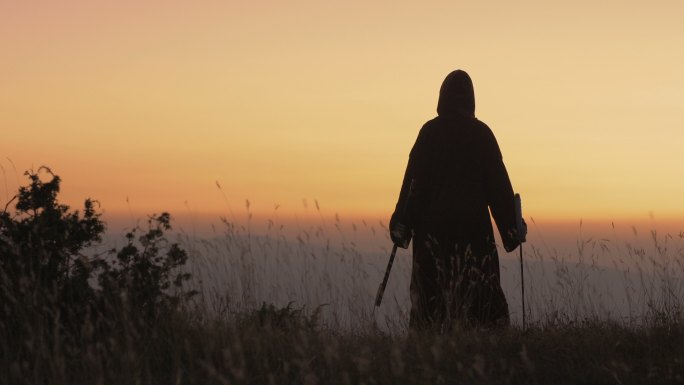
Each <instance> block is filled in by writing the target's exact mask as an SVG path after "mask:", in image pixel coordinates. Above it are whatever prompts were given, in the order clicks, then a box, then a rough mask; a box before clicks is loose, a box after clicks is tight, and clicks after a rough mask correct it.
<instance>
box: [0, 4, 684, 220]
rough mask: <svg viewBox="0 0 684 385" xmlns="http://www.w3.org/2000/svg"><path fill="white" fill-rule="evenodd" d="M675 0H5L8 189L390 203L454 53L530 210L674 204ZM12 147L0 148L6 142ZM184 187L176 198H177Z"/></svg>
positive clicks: (681, 71)
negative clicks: (41, 177) (30, 173)
mask: <svg viewBox="0 0 684 385" xmlns="http://www.w3.org/2000/svg"><path fill="white" fill-rule="evenodd" d="M683 19H684V2H681V1H629V0H621V1H614V0H608V1H594V0H591V1H590V0H575V1H564V2H557V1H548V0H538V1H536V0H535V1H530V0H522V1H516V2H509V1H500V2H495V1H469V2H459V1H433V0H429V1H421V2H416V1H410V2H409V1H396V0H393V1H375V2H373V1H365V0H364V1H360V0H345V1H336V0H333V1H301V0H291V1H234V0H233V1H227V2H226V1H201V2H187V1H169V0H165V1H130V0H120V1H96V0H81V1H75V0H65V1H31V0H28V1H14V0H0V165H1V166H2V170H4V171H3V175H1V176H2V177H3V178H4V179H3V180H0V202H3V204H2V206H3V207H4V202H6V201H7V199H9V198H10V197H11V196H12V195H13V193H14V190H15V189H16V187H17V175H15V174H16V173H15V171H14V168H13V166H12V163H14V164H15V165H16V168H17V169H18V172H19V176H18V177H19V179H20V182H23V180H21V178H22V176H21V173H22V172H23V170H26V169H29V168H31V167H34V168H37V167H38V166H40V165H48V166H50V167H51V168H52V169H53V170H54V171H55V173H57V174H59V175H60V176H61V177H62V179H63V180H64V183H63V200H65V201H66V202H67V203H71V204H74V205H79V204H80V202H81V201H82V200H83V199H84V198H86V197H93V198H97V199H98V200H99V201H100V202H101V203H102V206H103V207H104V209H105V210H106V211H107V212H108V213H109V214H110V215H116V214H117V213H129V212H135V213H149V212H155V211H156V212H158V211H161V210H171V211H172V212H173V211H174V210H175V211H184V210H188V209H191V210H193V211H195V212H198V213H203V214H207V215H213V214H214V213H223V212H225V211H226V209H227V204H226V201H225V199H224V196H223V194H222V193H221V191H220V190H219V189H218V188H217V187H216V182H217V181H218V182H219V183H220V185H221V186H222V189H223V192H224V193H225V195H226V197H227V199H228V205H230V206H231V208H232V209H234V210H238V209H240V210H242V209H243V208H244V200H245V199H247V198H248V199H249V200H250V202H251V203H252V210H254V211H256V212H268V211H272V210H273V207H274V205H275V204H279V205H280V206H281V209H280V210H283V211H285V212H297V210H302V206H303V202H302V200H303V199H307V202H308V203H309V205H313V202H314V200H317V201H318V202H319V203H320V205H321V209H322V210H324V211H325V212H326V213H334V212H339V213H340V215H347V216H355V217H364V216H368V217H378V218H387V216H388V215H389V213H390V212H391V210H392V209H393V207H394V204H395V202H396V198H397V195H398V190H399V187H400V183H401V178H402V176H403V172H404V169H405V166H406V161H407V159H408V152H409V150H410V148H411V146H412V145H413V142H414V141H415V138H416V135H417V133H418V130H419V129H420V127H421V125H422V124H423V123H424V122H425V121H427V120H429V119H431V118H432V117H434V116H435V114H436V112H435V108H436V104H437V96H438V90H439V86H440V84H441V82H442V80H443V79H444V77H445V76H446V75H447V74H448V73H449V72H450V71H452V70H454V69H457V68H461V69H464V70H466V71H467V72H468V73H470V75H471V77H472V78H473V81H474V84H475V95H476V104H477V110H476V115H477V116H478V118H480V119H481V120H483V121H484V122H485V123H487V124H488V125H489V126H490V127H491V128H492V130H493V131H494V133H495V135H496V137H497V139H498V142H499V145H500V147H501V150H502V152H503V155H504V161H505V163H506V166H507V167H508V171H509V174H510V176H511V180H512V182H513V186H514V189H515V190H516V191H518V192H520V193H521V194H522V196H523V201H524V202H523V204H524V207H525V210H526V215H527V216H536V217H538V218H546V219H548V220H559V221H560V220H575V219H579V218H594V219H605V220H613V219H625V218H626V219H635V220H641V219H644V220H647V219H648V218H650V217H654V218H656V219H663V220H671V221H678V220H684V176H683V170H684V151H683V150H684V105H683V102H684V49H683V47H684V23H683V22H682V20H683ZM10 160H11V161H10ZM186 202H187V203H186Z"/></svg>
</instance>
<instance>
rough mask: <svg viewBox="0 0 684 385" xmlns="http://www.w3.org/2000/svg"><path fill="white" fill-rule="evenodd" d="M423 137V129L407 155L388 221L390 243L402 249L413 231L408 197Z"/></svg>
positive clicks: (413, 183) (421, 157) (417, 166)
mask: <svg viewBox="0 0 684 385" xmlns="http://www.w3.org/2000/svg"><path fill="white" fill-rule="evenodd" d="M425 137H426V134H425V129H424V128H423V129H421V131H420V133H419V134H418V138H417V139H416V143H415V144H414V145H413V148H412V149H411V153H410V154H409V160H408V164H407V166H406V171H405V172H404V179H403V182H402V184H401V190H400V191H399V199H398V200H397V205H396V207H395V209H394V213H393V214H392V218H391V219H390V236H391V237H392V241H393V242H394V243H395V244H397V245H405V246H402V247H408V243H409V241H410V239H411V233H412V231H413V226H414V223H413V219H414V218H413V215H412V213H413V210H411V208H410V207H409V197H410V196H413V195H414V194H415V186H416V184H417V182H416V181H417V179H418V174H419V171H418V168H419V164H420V163H421V162H422V161H423V157H424V154H423V153H424V148H425Z"/></svg>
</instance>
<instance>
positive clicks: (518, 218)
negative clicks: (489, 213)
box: [515, 194, 527, 330]
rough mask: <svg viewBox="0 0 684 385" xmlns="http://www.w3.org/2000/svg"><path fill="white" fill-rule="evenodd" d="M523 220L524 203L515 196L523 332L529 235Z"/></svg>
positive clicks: (518, 195)
mask: <svg viewBox="0 0 684 385" xmlns="http://www.w3.org/2000/svg"><path fill="white" fill-rule="evenodd" d="M523 223H524V221H523V218H522V202H521V199H520V194H515V225H516V229H517V231H518V234H517V235H518V241H519V242H520V290H521V294H522V321H523V330H525V327H526V323H525V276H524V274H523V246H522V244H523V242H525V235H526V233H527V229H525V228H524V227H523V226H524V225H523Z"/></svg>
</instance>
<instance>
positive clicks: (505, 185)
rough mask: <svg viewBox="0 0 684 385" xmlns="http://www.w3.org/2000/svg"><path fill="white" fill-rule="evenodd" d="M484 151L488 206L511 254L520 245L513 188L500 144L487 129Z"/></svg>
mask: <svg viewBox="0 0 684 385" xmlns="http://www.w3.org/2000/svg"><path fill="white" fill-rule="evenodd" d="M486 131H487V135H486V140H485V151H484V160H483V162H484V170H485V192H486V195H487V204H488V205H489V209H490V210H491V213H492V217H494V221H495V222H496V226H497V228H498V230H499V234H500V235H501V240H502V241H503V245H504V249H506V251H508V252H511V251H513V250H515V248H516V247H518V245H519V241H518V238H517V234H516V233H517V228H516V223H515V201H514V196H513V186H512V185H511V180H510V179H509V177H508V172H507V171H506V166H505V165H504V162H503V157H502V155H501V150H500V149H499V144H498V143H497V142H496V138H495V137H494V134H493V133H492V131H491V130H490V129H489V127H487V129H486Z"/></svg>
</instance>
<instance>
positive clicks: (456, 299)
mask: <svg viewBox="0 0 684 385" xmlns="http://www.w3.org/2000/svg"><path fill="white" fill-rule="evenodd" d="M437 114H438V115H437V117H435V118H434V119H432V120H430V121H428V122H427V123H425V124H424V125H423V127H422V128H421V130H420V132H419V134H418V138H417V139H416V142H415V144H414V146H413V148H412V149H411V153H410V155H409V162H408V166H407V168H406V173H405V175H404V180H403V184H402V188H401V191H400V194H399V200H398V202H397V206H396V210H395V212H394V214H393V215H392V219H391V220H390V229H392V228H395V227H396V226H397V224H403V225H406V226H408V227H409V228H411V229H412V230H413V266H412V274H411V320H410V326H411V327H412V328H424V327H434V326H437V327H441V328H445V327H446V328H451V327H453V325H454V324H456V323H458V324H462V325H504V324H508V322H509V313H508V304H507V303H506V298H505V297H504V294H503V290H502V289H501V284H500V271H499V257H498V254H497V250H496V245H495V241H494V232H493V229H492V223H491V219H490V211H491V214H492V216H493V218H494V220H495V221H496V224H497V227H498V230H499V233H500V235H501V238H502V241H503V244H504V248H505V249H506V250H508V251H512V250H513V249H515V247H517V245H518V241H517V238H516V236H515V228H516V227H515V207H514V199H513V188H512V186H511V182H510V179H509V177H508V173H507V171H506V167H505V166H504V163H503V159H502V156H501V151H500V150H499V146H498V144H497V142H496V139H495V137H494V134H493V133H492V131H491V130H490V128H489V127H488V126H487V125H486V124H485V123H483V122H482V121H480V120H478V119H477V118H475V96H474V91H473V83H472V81H471V79H470V76H468V74H467V73H466V72H464V71H461V70H456V71H454V72H452V73H450V74H449V75H448V76H447V77H446V79H445V80H444V82H443V83H442V87H441V89H440V92H439V102H438V104H437ZM410 186H413V187H410ZM409 189H410V191H409Z"/></svg>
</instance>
